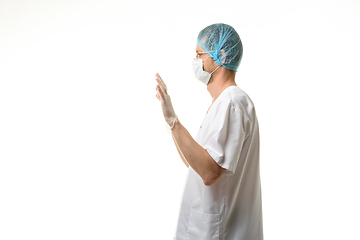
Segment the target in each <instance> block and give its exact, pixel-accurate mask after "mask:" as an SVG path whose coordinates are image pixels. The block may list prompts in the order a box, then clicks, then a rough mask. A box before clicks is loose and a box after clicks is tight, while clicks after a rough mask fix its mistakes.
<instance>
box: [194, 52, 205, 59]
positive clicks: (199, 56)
mask: <svg viewBox="0 0 360 240" xmlns="http://www.w3.org/2000/svg"><path fill="white" fill-rule="evenodd" d="M204 54H206V52H196V56H195V58H196V59H199V58H201V56H202V55H204Z"/></svg>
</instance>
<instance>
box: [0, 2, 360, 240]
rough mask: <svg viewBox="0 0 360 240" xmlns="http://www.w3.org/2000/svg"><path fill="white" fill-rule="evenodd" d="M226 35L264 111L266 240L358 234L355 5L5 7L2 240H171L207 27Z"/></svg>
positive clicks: (194, 123)
mask: <svg viewBox="0 0 360 240" xmlns="http://www.w3.org/2000/svg"><path fill="white" fill-rule="evenodd" d="M217 22H223V23H227V24H230V25H232V26H233V27H234V28H235V29H236V30H237V31H238V33H239V34H240V37H241V38H242V41H243V45H244V55H243V61H242V63H241V65H240V68H239V71H238V74H237V80H236V81H237V84H238V85H239V86H240V87H241V88H242V89H243V90H244V91H246V92H247V93H248V94H249V95H250V97H251V98H252V100H253V102H254V103H255V106H256V108H257V114H258V119H259V124H260V133H261V177H262V188H263V191H262V193H263V215H264V236H265V239H268V240H272V239H274V240H282V239H284V240H288V239H292V240H296V239H301V240H303V239H360V233H359V231H358V230H357V228H358V226H359V223H360V222H359V214H360V209H359V202H360V197H359V182H360V177H359V174H358V169H359V160H360V154H359V152H358V149H359V143H360V142H359V134H360V128H359V122H360V115H359V102H360V97H359V94H358V86H359V85H358V84H357V82H359V80H360V71H359V66H360V58H359V56H360V31H359V29H360V3H359V2H358V1H350V0H347V1H345V0H327V1H325V0H323V1H321V0H311V1H310V0H307V1H285V0H275V1H266V0H259V1H189V2H183V1H181V2H179V1H176V2H175V1H165V0H163V1H160V0H158V1H145V0H144V1H122V0H120V1H119V0H118V1H110V0H102V1H98V0H93V1H85V0H82V1H81V0H76V1H73V0H66V1H54V0H53V1H48V0H42V1H40V0H32V1H25V0H19V1H13V0H12V1H10V0H0V239H4V240H10V239H37V240H40V239H46V240H47V239H76V240H78V239H107V240H111V239H172V237H173V234H174V231H175V226H176V221H177V215H178V209H179V204H180V198H181V195H182V191H183V186H184V181H185V177H186V168H185V167H184V165H183V163H182V162H181V160H180V158H179V157H178V156H177V152H176V148H175V147H174V145H173V143H172V139H171V135H169V134H166V130H165V125H164V120H163V117H162V113H161V108H160V105H159V103H158V100H157V99H156V97H155V84H156V82H155V80H154V74H155V73H156V72H159V73H160V74H161V76H162V77H163V79H164V81H165V82H166V83H167V85H168V88H169V93H170V95H171V97H172V101H173V105H174V107H175V111H176V113H177V115H178V116H179V118H180V120H181V122H182V123H183V124H184V125H185V127H187V129H188V130H189V132H190V133H191V134H192V135H193V136H194V137H195V135H196V133H197V129H198V126H199V124H200V123H201V121H202V118H203V117H204V114H205V112H206V110H207V109H208V107H209V105H210V103H211V98H210V95H209V93H208V92H207V91H206V87H205V86H204V85H202V84H201V83H200V82H198V81H197V80H196V79H195V78H194V77H193V73H192V70H191V60H192V59H193V57H194V53H195V47H196V37H197V34H198V32H199V31H200V30H201V29H202V28H204V27H206V26H207V25H209V24H212V23H217Z"/></svg>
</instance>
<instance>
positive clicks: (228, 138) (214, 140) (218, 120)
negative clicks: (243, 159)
mask: <svg viewBox="0 0 360 240" xmlns="http://www.w3.org/2000/svg"><path fill="white" fill-rule="evenodd" d="M215 110H216V113H215V115H214V118H213V120H212V121H211V124H210V125H209V126H208V129H207V134H206V135H207V136H206V139H205V141H204V145H203V146H204V148H205V150H206V151H207V152H208V153H209V154H210V156H211V157H212V158H213V159H214V160H215V162H216V163H217V164H218V165H219V166H221V167H222V168H225V169H226V170H227V171H225V174H234V173H235V169H236V166H237V163H238V161H239V158H240V153H241V149H242V146H243V142H244V140H245V138H246V136H245V130H244V122H243V121H244V116H243V113H242V111H241V110H240V109H239V108H236V107H235V106H233V105H232V104H231V102H227V103H221V104H219V105H218V106H217V108H216V109H215Z"/></svg>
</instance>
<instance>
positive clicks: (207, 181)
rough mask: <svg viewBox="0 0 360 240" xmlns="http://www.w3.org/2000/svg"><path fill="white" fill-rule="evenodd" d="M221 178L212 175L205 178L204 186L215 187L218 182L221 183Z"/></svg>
mask: <svg viewBox="0 0 360 240" xmlns="http://www.w3.org/2000/svg"><path fill="white" fill-rule="evenodd" d="M219 179H220V176H219V175H218V174H211V175H209V176H207V177H205V178H203V182H204V185H205V186H207V187H210V186H212V185H214V184H215V183H216V182H217V181H219Z"/></svg>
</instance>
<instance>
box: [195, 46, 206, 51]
mask: <svg viewBox="0 0 360 240" xmlns="http://www.w3.org/2000/svg"><path fill="white" fill-rule="evenodd" d="M195 51H196V52H205V51H204V49H202V48H201V47H200V46H199V45H196V48H195Z"/></svg>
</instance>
